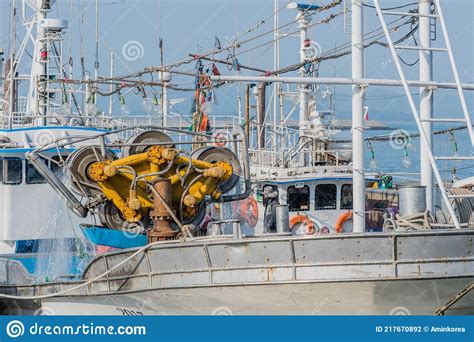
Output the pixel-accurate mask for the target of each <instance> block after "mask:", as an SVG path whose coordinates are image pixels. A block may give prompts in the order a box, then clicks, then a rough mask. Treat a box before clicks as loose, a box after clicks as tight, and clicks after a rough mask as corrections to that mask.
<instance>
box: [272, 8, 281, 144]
mask: <svg viewBox="0 0 474 342" xmlns="http://www.w3.org/2000/svg"><path fill="white" fill-rule="evenodd" d="M278 2H279V0H274V2H273V9H274V13H275V15H274V18H273V29H274V37H273V38H274V41H275V43H274V45H273V70H279V69H280V30H279V29H278V27H279V26H280V16H279V11H280V8H279V4H278ZM277 76H278V75H277ZM279 98H280V83H278V82H275V83H274V85H273V125H274V127H275V128H276V127H278V119H277V118H278V109H279ZM275 137H276V135H275ZM274 146H275V147H276V146H277V142H276V141H275V142H274Z"/></svg>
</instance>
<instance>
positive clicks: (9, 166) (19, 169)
mask: <svg viewBox="0 0 474 342" xmlns="http://www.w3.org/2000/svg"><path fill="white" fill-rule="evenodd" d="M22 178H23V161H22V160H21V159H19V158H7V159H4V161H3V183H5V184H10V185H17V184H21V180H22Z"/></svg>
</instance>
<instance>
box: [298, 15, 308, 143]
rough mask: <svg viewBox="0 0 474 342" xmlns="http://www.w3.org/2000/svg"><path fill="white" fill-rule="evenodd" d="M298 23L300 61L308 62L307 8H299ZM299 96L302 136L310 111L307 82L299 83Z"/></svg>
mask: <svg viewBox="0 0 474 342" xmlns="http://www.w3.org/2000/svg"><path fill="white" fill-rule="evenodd" d="M297 19H298V24H299V28H300V62H301V63H304V62H306V51H305V42H306V40H307V39H308V26H309V24H310V23H311V16H310V15H308V13H306V10H299V11H298V15H297ZM300 75H301V77H305V76H306V72H305V68H304V66H302V67H301V68H300ZM299 93H300V94H299V98H300V118H299V127H300V137H301V136H303V134H304V129H303V128H304V126H305V125H306V121H307V112H308V91H307V90H306V84H303V83H302V84H300V85H299Z"/></svg>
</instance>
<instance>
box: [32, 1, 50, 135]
mask: <svg viewBox="0 0 474 342" xmlns="http://www.w3.org/2000/svg"><path fill="white" fill-rule="evenodd" d="M46 12H47V6H44V2H42V5H41V7H40V8H39V9H38V10H37V12H36V23H37V24H36V25H37V33H36V41H35V54H34V58H35V62H34V69H33V70H35V75H34V80H35V82H36V99H35V100H36V101H35V102H36V103H37V105H36V110H37V112H38V113H33V115H39V116H40V118H39V119H38V123H39V125H41V126H44V125H46V107H47V105H48V103H47V99H46V95H47V94H46V87H47V80H46V77H47V70H48V69H47V68H48V58H49V56H48V52H49V51H48V47H47V44H46V41H45V38H46V32H45V29H44V28H43V27H41V21H42V20H43V19H45V18H46ZM42 53H43V55H42ZM33 108H35V107H33Z"/></svg>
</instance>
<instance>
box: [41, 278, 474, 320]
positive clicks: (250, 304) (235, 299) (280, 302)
mask: <svg viewBox="0 0 474 342" xmlns="http://www.w3.org/2000/svg"><path fill="white" fill-rule="evenodd" d="M472 281H473V278H459V279H434V280H410V281H372V282H344V283H341V282H335V283H294V284H279V285H276V284H275V285H246V286H228V287H203V288H192V289H167V290H153V291H141V292H136V293H128V294H121V295H107V296H92V297H80V298H77V297H76V298H60V299H53V300H45V301H43V311H44V313H45V314H56V315H70V314H74V315H90V314H110V315H432V314H434V312H435V311H436V309H437V308H439V307H440V306H442V305H443V304H444V303H446V302H447V301H448V300H449V298H450V297H452V296H453V295H455V294H456V293H457V292H459V291H460V290H462V289H463V288H464V287H465V286H466V285H468V284H469V283H470V282H472ZM446 314H448V315H472V314H474V297H473V296H468V297H465V298H463V299H462V300H461V301H460V302H459V303H458V304H457V305H456V306H455V307H453V308H452V309H451V310H449V311H447V312H446Z"/></svg>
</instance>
